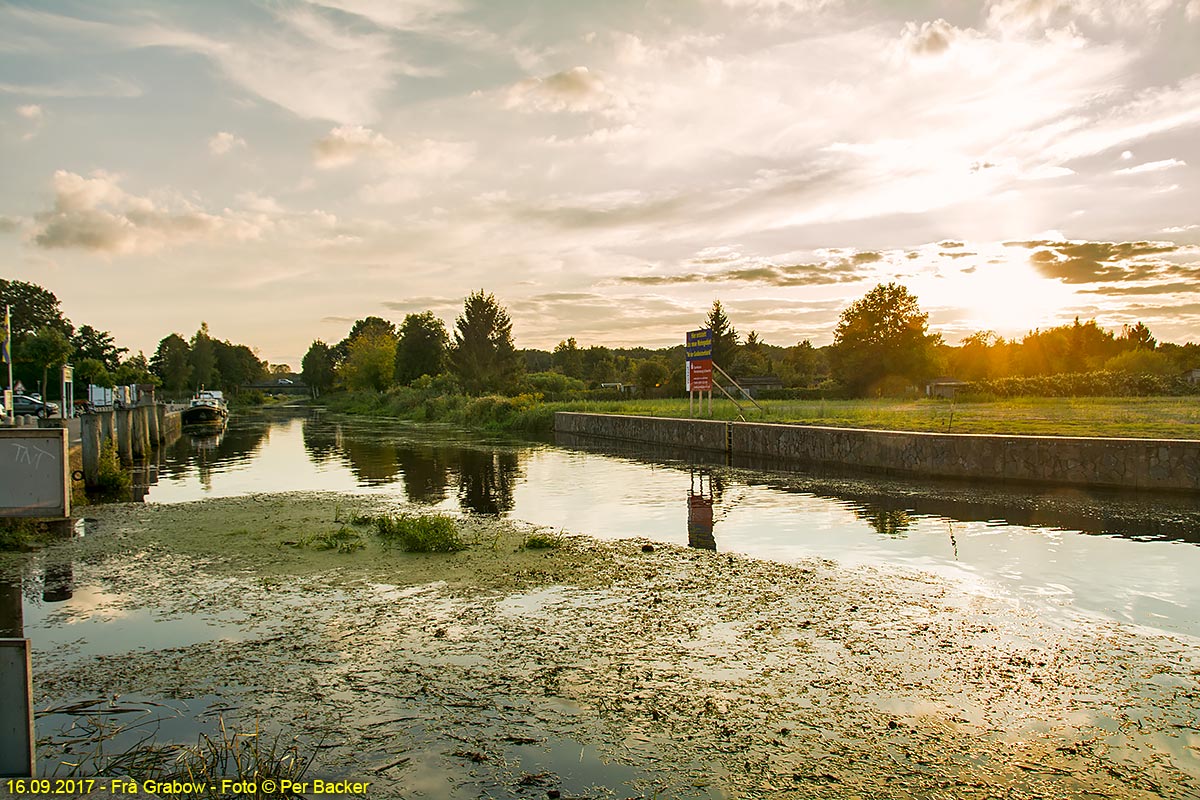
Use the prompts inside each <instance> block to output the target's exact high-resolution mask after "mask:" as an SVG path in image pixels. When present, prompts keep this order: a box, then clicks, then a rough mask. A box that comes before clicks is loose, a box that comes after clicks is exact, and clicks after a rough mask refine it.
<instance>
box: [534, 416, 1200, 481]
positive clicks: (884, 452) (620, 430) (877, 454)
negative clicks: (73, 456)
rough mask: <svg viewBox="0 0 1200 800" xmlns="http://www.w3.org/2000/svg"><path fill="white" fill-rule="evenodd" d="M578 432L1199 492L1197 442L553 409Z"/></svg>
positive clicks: (910, 470)
mask: <svg viewBox="0 0 1200 800" xmlns="http://www.w3.org/2000/svg"><path fill="white" fill-rule="evenodd" d="M554 427H555V430H557V431H561V432H564V433H571V434H575V435H578V436H596V437H601V438H607V439H621V440H626V441H635V442H647V443H652V444H663V445H676V446H685V447H691V448H694V449H698V450H710V451H712V450H715V451H724V452H727V453H731V454H735V453H736V454H739V455H753V456H761V457H765V458H773V459H780V460H783V461H792V462H796V463H804V464H822V465H831V466H839V467H847V468H851V469H864V470H871V471H880V472H887V473H893V474H902V475H913V476H918V477H930V478H967V479H971V480H983V481H1003V482H1014V483H1022V482H1024V483H1053V484H1061V485H1067V486H1095V487H1115V488H1124V489H1151V490H1172V491H1192V492H1195V491H1200V441H1196V440H1186V439H1105V438H1083V437H1067V436H992V435H982V434H961V433H910V432H905V431H876V430H862V429H858V428H826V427H818V426H811V425H775V424H768V423H758V422H714V421H712V420H688V419H665V418H661V417H630V416H616V415H609V414H576V413H568V412H559V413H557V414H555V415H554Z"/></svg>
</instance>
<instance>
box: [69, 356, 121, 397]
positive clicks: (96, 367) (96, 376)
mask: <svg viewBox="0 0 1200 800" xmlns="http://www.w3.org/2000/svg"><path fill="white" fill-rule="evenodd" d="M118 366H120V365H118ZM89 384H94V385H96V386H108V387H111V386H113V379H112V373H111V372H109V371H108V367H106V366H105V365H104V362H103V361H101V360H100V359H98V358H83V359H80V360H79V361H76V362H75V394H76V395H83V394H84V393H85V392H86V389H87V386H88V385H89Z"/></svg>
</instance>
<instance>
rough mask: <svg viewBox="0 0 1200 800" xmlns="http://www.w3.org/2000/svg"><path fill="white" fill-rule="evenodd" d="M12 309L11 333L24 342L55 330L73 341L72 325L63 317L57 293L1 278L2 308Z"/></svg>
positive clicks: (0, 298)
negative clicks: (28, 338)
mask: <svg viewBox="0 0 1200 800" xmlns="http://www.w3.org/2000/svg"><path fill="white" fill-rule="evenodd" d="M5 304H8V305H10V306H12V333H13V337H14V339H22V338H24V337H25V336H26V335H31V334H33V333H34V332H35V331H38V330H40V329H42V328H53V329H54V330H57V331H58V332H60V333H61V334H63V336H66V337H70V335H71V331H72V327H71V323H70V322H68V321H67V319H66V318H65V317H64V316H63V314H62V310H61V309H60V308H59V307H58V306H59V301H58V298H57V297H55V296H54V293H53V292H51V291H48V290H46V289H43V288H42V287H41V286H38V285H37V284H33V283H26V282H25V281H8V280H4V279H3V278H0V307H2V306H4V305H5Z"/></svg>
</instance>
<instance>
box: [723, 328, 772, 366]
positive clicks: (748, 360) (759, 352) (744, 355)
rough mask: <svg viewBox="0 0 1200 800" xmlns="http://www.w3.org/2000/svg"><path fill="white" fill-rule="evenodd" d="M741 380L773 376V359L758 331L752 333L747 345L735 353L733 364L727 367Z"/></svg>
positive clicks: (747, 339)
mask: <svg viewBox="0 0 1200 800" xmlns="http://www.w3.org/2000/svg"><path fill="white" fill-rule="evenodd" d="M726 369H730V370H731V371H732V372H733V373H734V374H735V375H737V377H739V378H757V377H760V376H762V375H770V374H771V359H770V358H769V357H768V356H767V353H766V350H765V348H764V346H763V341H762V340H761V339H759V338H758V333H757V332H756V331H750V335H749V336H747V337H746V343H745V344H744V345H742V346H741V347H740V348H738V350H736V351H735V355H734V357H733V363H732V364H731V365H730V366H729V367H727V368H726Z"/></svg>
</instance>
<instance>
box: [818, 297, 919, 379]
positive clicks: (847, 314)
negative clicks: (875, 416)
mask: <svg viewBox="0 0 1200 800" xmlns="http://www.w3.org/2000/svg"><path fill="white" fill-rule="evenodd" d="M928 322H929V315H928V314H925V313H923V312H922V311H921V309H920V307H919V306H918V305H917V298H916V297H914V296H913V295H912V294H910V293H909V291H908V289H907V288H905V287H904V286H901V285H900V284H898V283H888V284H882V283H881V284H879V285H878V286H876V287H875V288H874V289H872V290H871V291H869V292H867V294H866V295H865V296H863V297H862V298H860V299H858V300H856V301H854V302H853V303H851V304H850V307H849V308H847V309H846V310H845V311H843V312H842V315H841V318H840V319H839V320H838V324H837V328H836V329H835V330H834V334H833V349H832V351H831V352H830V361H831V364H830V366H831V367H832V368H833V374H834V376H835V377H836V378H837V379H838V380H839V381H841V383H842V384H843V385H845V386H846V387H847V388H849V389H851V390H852V391H854V392H855V393H856V394H866V393H868V392H876V393H878V392H880V391H882V390H883V388H884V387H885V386H887V385H888V384H889V383H895V382H896V381H900V380H902V381H904V382H906V383H908V384H911V383H918V382H920V381H921V380H923V379H924V378H927V377H929V373H930V371H931V369H932V366H933V364H934V347H935V346H936V345H938V344H940V343H941V337H940V336H938V335H936V334H929V333H927V332H926V330H927V326H928Z"/></svg>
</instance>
